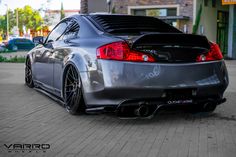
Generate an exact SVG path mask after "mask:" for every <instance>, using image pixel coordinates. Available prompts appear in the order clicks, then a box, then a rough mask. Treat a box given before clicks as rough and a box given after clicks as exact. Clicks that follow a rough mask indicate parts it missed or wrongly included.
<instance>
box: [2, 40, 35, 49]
mask: <svg viewBox="0 0 236 157" xmlns="http://www.w3.org/2000/svg"><path fill="white" fill-rule="evenodd" d="M5 46H6V48H7V49H8V50H12V51H17V50H31V49H33V48H34V47H35V44H34V43H33V42H32V41H31V40H30V39H26V38H14V39H11V40H9V41H8V42H7V43H5Z"/></svg>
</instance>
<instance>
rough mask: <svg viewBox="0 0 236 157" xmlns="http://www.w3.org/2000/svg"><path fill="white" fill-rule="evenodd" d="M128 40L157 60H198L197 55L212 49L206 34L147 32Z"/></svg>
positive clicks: (134, 47)
mask: <svg viewBox="0 0 236 157" xmlns="http://www.w3.org/2000/svg"><path fill="white" fill-rule="evenodd" d="M126 40H127V41H128V42H129V44H130V46H131V48H132V49H134V50H136V51H140V52H144V53H147V54H151V55H152V56H153V57H154V58H155V59H156V60H157V62H166V63H189V62H196V58H197V56H200V55H203V54H206V53H208V52H209V50H210V44H209V41H208V40H207V38H206V37H205V36H200V35H192V34H184V33H169V34H168V33H160V34H158V33H155V34H145V35H142V36H139V37H135V38H131V39H126Z"/></svg>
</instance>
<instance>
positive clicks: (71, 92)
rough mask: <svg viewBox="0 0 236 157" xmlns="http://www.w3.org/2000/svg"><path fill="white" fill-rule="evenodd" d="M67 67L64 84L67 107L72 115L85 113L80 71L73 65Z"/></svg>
mask: <svg viewBox="0 0 236 157" xmlns="http://www.w3.org/2000/svg"><path fill="white" fill-rule="evenodd" d="M66 69H67V70H66V71H65V77H64V86H63V88H64V90H63V96H64V103H65V108H66V110H67V112H69V113H70V114H72V115H76V114H83V113H85V103H84V100H83V94H82V82H81V79H80V76H79V73H78V71H77V70H76V68H75V67H74V66H72V65H69V66H68V68H66Z"/></svg>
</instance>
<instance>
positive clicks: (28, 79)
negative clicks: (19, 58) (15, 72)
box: [25, 58, 34, 88]
mask: <svg viewBox="0 0 236 157" xmlns="http://www.w3.org/2000/svg"><path fill="white" fill-rule="evenodd" d="M25 84H26V85H27V86H28V87H30V88H33V87H34V82H33V77H32V69H31V62H30V59H29V58H27V59H26V62H25Z"/></svg>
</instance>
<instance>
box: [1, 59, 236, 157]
mask: <svg viewBox="0 0 236 157" xmlns="http://www.w3.org/2000/svg"><path fill="white" fill-rule="evenodd" d="M227 65H228V69H229V74H230V80H231V82H230V87H229V88H228V90H227V92H226V94H225V96H226V98H227V99H228V101H227V102H226V103H225V104H224V105H222V106H219V107H218V108H217V109H216V111H215V112H214V113H213V114H210V115H207V114H189V113H185V112H183V111H162V112H161V113H160V114H158V115H156V116H155V118H153V119H151V120H120V119H118V118H117V117H115V116H113V115H82V116H72V115H69V114H68V113H67V112H66V111H65V110H64V109H63V108H62V107H61V106H60V105H58V104H57V103H55V102H54V101H53V100H51V99H49V98H48V97H47V96H45V95H43V94H40V93H39V92H37V91H35V90H33V89H29V88H27V87H26V86H25V85H24V81H23V80H24V74H23V69H24V65H23V64H6V63H3V64H0V156H1V157H6V156H17V157H20V156H46V157H54V156H67V157H73V156H79V157H83V156H87V157H95V156H101V157H105V156H109V157H116V156H119V157H145V156H147V157H155V156H158V157H235V154H236V104H235V102H236V99H235V98H236V61H230V62H227ZM17 143H18V144H23V143H24V144H50V149H49V150H47V151H46V152H43V151H36V150H33V151H32V152H29V151H24V152H22V151H18V152H17V151H12V152H8V151H7V149H6V147H5V146H4V144H7V146H10V144H17Z"/></svg>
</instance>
